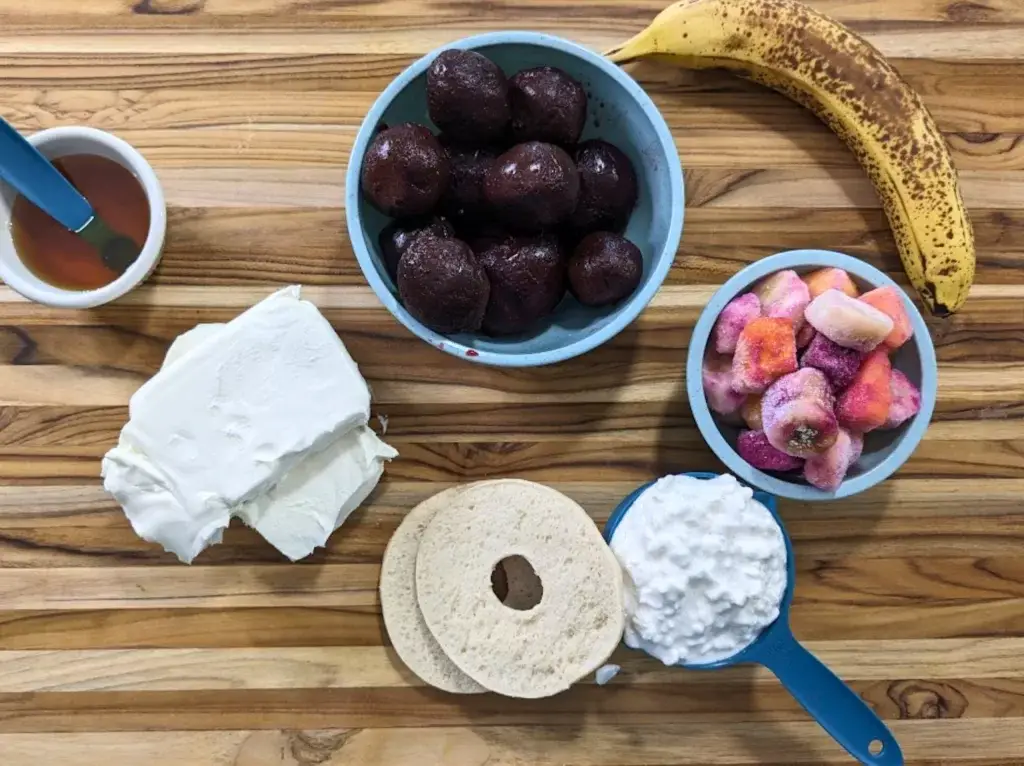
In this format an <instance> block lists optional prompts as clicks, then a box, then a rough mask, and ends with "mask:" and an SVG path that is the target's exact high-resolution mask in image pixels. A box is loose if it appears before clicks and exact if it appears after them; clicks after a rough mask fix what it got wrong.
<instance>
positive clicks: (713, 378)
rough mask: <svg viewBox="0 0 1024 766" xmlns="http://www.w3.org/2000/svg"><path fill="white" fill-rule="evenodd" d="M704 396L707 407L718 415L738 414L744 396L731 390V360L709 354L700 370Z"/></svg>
mask: <svg viewBox="0 0 1024 766" xmlns="http://www.w3.org/2000/svg"><path fill="white" fill-rule="evenodd" d="M701 378H702V380H703V382H704V396H705V398H706V399H707V400H708V407H710V408H711V409H712V411H714V412H717V413H718V414H719V415H732V414H733V413H738V412H739V409H740V407H741V406H742V405H743V400H744V399H746V398H747V397H746V395H745V394H738V393H736V392H735V391H734V390H733V387H732V386H733V375H732V360H731V359H730V358H729V357H727V356H718V355H716V354H709V355H708V356H707V357H706V358H705V359H704V365H703V367H702V368H701Z"/></svg>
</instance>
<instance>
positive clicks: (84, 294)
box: [0, 127, 167, 309]
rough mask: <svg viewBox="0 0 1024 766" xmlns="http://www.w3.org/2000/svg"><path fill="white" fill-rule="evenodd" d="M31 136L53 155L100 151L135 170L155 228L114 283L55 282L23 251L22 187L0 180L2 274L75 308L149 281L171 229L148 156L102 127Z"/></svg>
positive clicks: (24, 291) (50, 301)
mask: <svg viewBox="0 0 1024 766" xmlns="http://www.w3.org/2000/svg"><path fill="white" fill-rule="evenodd" d="M28 140H29V142H30V143H31V144H32V145H33V146H35V147H36V148H37V149H38V150H39V151H40V152H42V154H43V155H44V156H45V157H47V158H49V159H55V158H57V157H64V156H67V155H69V154H95V155H97V156H99V157H105V158H106V159H108V160H113V161H114V162H116V163H118V164H119V165H121V166H122V167H124V168H127V169H128V170H130V171H131V172H132V174H134V176H135V177H136V178H137V179H139V183H141V184H142V188H143V189H145V191H146V199H147V200H148V201H149V234H147V235H146V241H145V243H144V244H143V246H142V252H141V253H140V254H139V257H138V258H137V259H136V261H135V263H133V264H132V265H131V266H130V267H129V268H128V270H127V271H126V272H125V273H124V274H122V275H121V276H120V277H118V278H117V279H115V280H114V281H113V282H111V283H110V284H109V285H104V286H103V287H100V288H97V289H95V290H65V289H64V288H61V287H55V286H53V285H51V284H49V283H47V282H44V281H43V280H41V279H40V278H39V277H37V276H36V275H35V274H33V273H32V272H31V271H29V269H28V268H27V267H26V266H25V264H24V263H22V261H21V258H20V257H19V256H18V252H17V250H15V248H14V240H13V239H12V238H11V226H10V222H11V208H12V207H13V205H14V200H15V199H16V198H17V196H18V193H17V192H16V191H15V190H14V189H12V188H11V187H9V186H7V185H6V184H0V279H3V281H4V282H5V283H7V285H8V286H9V287H11V288H12V289H13V290H15V291H17V292H18V293H20V294H21V295H23V296H25V297H26V298H28V299H29V300H33V301H36V302H37V303H43V304H46V305H47V306H57V307H59V308H72V309H85V308H92V307H94V306H102V305H103V304H104V303H109V302H110V301H112V300H115V299H117V298H120V297H121V296H122V295H124V294H125V293H127V292H128V291H129V290H131V289H133V288H134V287H136V286H137V285H139V284H141V283H142V282H144V281H145V280H146V278H147V277H148V276H149V275H150V274H151V273H152V272H153V269H154V268H156V265H157V263H158V262H159V261H160V253H161V251H162V250H163V246H164V236H165V235H166V233H167V206H166V204H165V202H164V191H163V188H162V187H161V186H160V181H159V180H158V179H157V177H156V173H154V172H153V168H152V167H150V165H149V163H148V162H146V160H145V158H144V157H143V156H142V155H141V154H139V152H138V151H136V149H135V148H134V147H132V146H131V145H130V144H128V143H127V142H125V141H123V140H121V139H120V138H118V137H117V136H114V135H111V134H110V133H106V132H104V131H102V130H97V129H96V128H85V127H63V128H50V129H48V130H43V131H40V132H39V133H36V134H34V135H32V136H30V137H29V139H28Z"/></svg>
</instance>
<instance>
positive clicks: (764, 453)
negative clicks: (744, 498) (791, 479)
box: [736, 431, 804, 471]
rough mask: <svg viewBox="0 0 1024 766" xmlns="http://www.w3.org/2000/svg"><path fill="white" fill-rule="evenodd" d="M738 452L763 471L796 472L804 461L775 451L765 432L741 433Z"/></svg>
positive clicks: (738, 440)
mask: <svg viewBox="0 0 1024 766" xmlns="http://www.w3.org/2000/svg"><path fill="white" fill-rule="evenodd" d="M736 451H737V452H738V453H739V455H740V457H741V458H743V459H744V460H746V461H747V462H748V463H750V464H751V465H752V466H754V468H758V469H760V470H762V471H795V470H796V469H797V468H799V467H800V466H801V465H803V463H804V461H803V460H801V459H800V458H798V457H793V456H792V455H787V454H786V453H785V452H782V451H780V450H777V449H775V447H773V446H772V445H771V442H769V441H768V437H767V436H765V434H764V431H741V432H740V436H739V438H738V439H737V440H736Z"/></svg>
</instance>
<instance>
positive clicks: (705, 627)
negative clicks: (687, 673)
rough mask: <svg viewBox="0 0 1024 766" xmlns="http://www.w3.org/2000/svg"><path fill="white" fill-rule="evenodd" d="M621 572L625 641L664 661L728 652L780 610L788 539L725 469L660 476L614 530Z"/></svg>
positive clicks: (696, 660)
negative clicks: (715, 473) (707, 476)
mask: <svg viewBox="0 0 1024 766" xmlns="http://www.w3.org/2000/svg"><path fill="white" fill-rule="evenodd" d="M611 549H612V551H613V552H614V553H615V555H616V557H617V558H618V559H619V563H620V564H621V565H622V567H623V570H624V572H625V575H626V577H625V582H626V589H625V609H626V631H625V641H626V644H627V645H628V646H630V647H632V648H634V649H642V650H643V651H645V652H647V653H648V654H650V655H652V656H654V657H657V658H658V659H659V660H661V661H662V662H664V663H665V664H666V665H676V664H680V663H682V664H691V665H699V664H706V663H712V662H718V661H720V660H724V659H727V658H729V657H732V656H733V655H734V654H736V653H737V652H739V651H740V650H742V649H744V648H746V647H747V646H749V645H750V644H751V643H753V641H754V640H755V639H756V638H757V636H758V635H759V634H760V633H761V631H763V630H764V629H765V628H766V627H768V626H769V625H771V624H772V623H773V622H774V621H775V620H776V618H778V616H779V607H780V605H781V603H782V598H783V594H784V592H785V589H786V579H787V573H786V543H785V540H784V538H783V534H782V530H781V529H780V528H779V525H778V524H777V523H776V522H775V519H774V517H773V516H772V514H771V513H770V512H769V511H768V509H767V508H765V507H764V506H763V505H762V504H761V503H759V502H757V501H756V500H754V499H753V492H752V491H751V490H750V489H749V488H748V487H744V486H743V485H741V484H740V483H739V482H738V481H736V479H735V478H734V477H732V476H728V475H725V476H719V477H716V478H714V479H711V480H701V479H695V478H693V477H690V476H666V477H664V478H662V479H659V480H658V481H657V482H655V483H654V484H653V485H652V486H651V487H649V488H648V489H647V490H646V491H645V492H644V493H643V494H641V495H640V497H639V498H637V500H636V502H634V504H633V506H632V508H630V510H629V512H628V513H627V514H626V515H625V517H624V518H623V519H622V522H621V523H620V524H619V526H618V528H617V529H616V530H615V534H614V536H613V537H612V541H611Z"/></svg>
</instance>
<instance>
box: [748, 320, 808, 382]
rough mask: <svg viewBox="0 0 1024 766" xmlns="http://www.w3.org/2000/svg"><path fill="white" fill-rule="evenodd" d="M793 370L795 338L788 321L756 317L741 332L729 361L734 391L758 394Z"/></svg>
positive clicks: (794, 365) (795, 366)
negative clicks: (730, 361) (730, 362)
mask: <svg viewBox="0 0 1024 766" xmlns="http://www.w3.org/2000/svg"><path fill="white" fill-rule="evenodd" d="M796 369H797V363H796V335H795V334H794V333H793V325H792V323H791V322H790V321H789V320H788V319H773V318H768V317H759V318H757V319H755V320H753V321H752V322H750V323H749V324H747V326H746V327H744V328H743V332H741V333H740V338H739V340H738V341H737V343H736V355H735V356H733V358H732V372H733V388H734V389H735V390H736V391H738V392H739V393H742V394H759V393H761V392H762V391H764V390H765V389H766V388H768V386H770V385H771V384H772V382H773V381H774V380H776V379H777V378H780V377H782V376H783V375H786V374H787V373H790V372H793V371H794V370H796Z"/></svg>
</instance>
